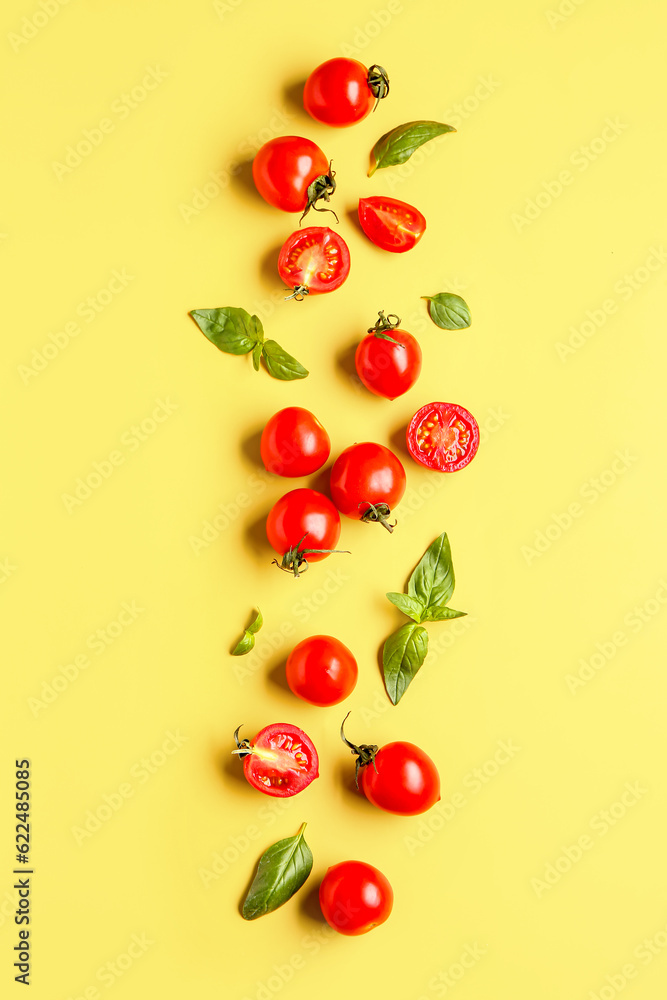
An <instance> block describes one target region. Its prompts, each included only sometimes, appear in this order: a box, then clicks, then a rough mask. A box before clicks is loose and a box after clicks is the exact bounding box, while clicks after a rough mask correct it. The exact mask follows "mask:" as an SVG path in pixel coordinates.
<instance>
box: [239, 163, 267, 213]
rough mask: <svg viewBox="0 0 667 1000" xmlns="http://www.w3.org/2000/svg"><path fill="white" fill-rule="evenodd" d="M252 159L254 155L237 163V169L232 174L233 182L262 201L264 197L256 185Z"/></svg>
mask: <svg viewBox="0 0 667 1000" xmlns="http://www.w3.org/2000/svg"><path fill="white" fill-rule="evenodd" d="M252 161H253V157H251V158H250V159H249V160H240V161H239V162H238V163H237V164H236V167H237V169H236V172H235V173H234V174H233V176H232V183H233V184H236V185H237V186H238V187H240V188H243V189H244V190H245V191H247V192H249V193H250V194H252V196H253V198H256V199H257V201H258V202H260V203H261V201H262V200H263V199H262V197H261V195H260V194H259V192H258V190H257V188H256V187H255V182H254V180H253V177H252Z"/></svg>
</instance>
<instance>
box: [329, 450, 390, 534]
mask: <svg viewBox="0 0 667 1000" xmlns="http://www.w3.org/2000/svg"><path fill="white" fill-rule="evenodd" d="M330 488H331V497H332V499H333V502H334V503H335V504H336V507H337V508H338V510H339V511H340V512H341V514H345V515H346V516H347V517H351V518H353V519H355V520H357V521H379V523H380V524H382V526H383V527H385V528H386V529H387V530H388V531H393V529H394V527H395V525H392V524H390V523H389V521H388V520H387V518H388V517H389V515H390V514H391V512H392V509H393V508H394V507H395V506H396V504H397V503H398V502H399V500H400V499H401V497H402V496H403V494H404V493H405V469H404V468H403V466H402V465H401V463H400V461H399V460H398V458H396V455H394V453H393V451H390V450H389V448H385V447H384V445H382V444H374V443H373V442H372V441H365V442H363V443H362V444H353V445H351V446H350V447H349V448H346V449H345V451H343V452H341V453H340V455H339V456H338V458H337V459H336V461H335V462H334V464H333V467H332V469H331V480H330Z"/></svg>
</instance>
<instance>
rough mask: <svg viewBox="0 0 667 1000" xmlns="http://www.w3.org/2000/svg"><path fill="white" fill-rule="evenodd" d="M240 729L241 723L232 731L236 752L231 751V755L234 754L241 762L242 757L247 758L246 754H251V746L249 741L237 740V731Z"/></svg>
mask: <svg viewBox="0 0 667 1000" xmlns="http://www.w3.org/2000/svg"><path fill="white" fill-rule="evenodd" d="M242 727H243V723H241V725H240V726H238V727H237V728H236V729H235V730H234V742H235V743H236V750H232V753H233V754H236V756H237V757H238V758H239V760H243V758H244V757H247V756H248V754H251V753H252V744H251V743H250V740H240V739H239V730H240V729H241V728H242Z"/></svg>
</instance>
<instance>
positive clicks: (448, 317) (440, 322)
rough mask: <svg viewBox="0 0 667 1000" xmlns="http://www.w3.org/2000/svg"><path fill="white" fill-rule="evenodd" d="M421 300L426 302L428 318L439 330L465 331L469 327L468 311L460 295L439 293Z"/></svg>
mask: <svg viewBox="0 0 667 1000" xmlns="http://www.w3.org/2000/svg"><path fill="white" fill-rule="evenodd" d="M422 298H423V299H426V301H427V302H428V312H429V316H430V317H431V319H432V320H433V322H434V323H435V325H436V326H439V327H440V329H441V330H465V329H466V328H467V327H469V326H470V324H471V322H472V320H471V318H470V309H469V308H468V304H467V302H465V301H464V300H463V299H462V298H461V296H460V295H454V294H453V293H452V292H439V293H438V294H437V295H422Z"/></svg>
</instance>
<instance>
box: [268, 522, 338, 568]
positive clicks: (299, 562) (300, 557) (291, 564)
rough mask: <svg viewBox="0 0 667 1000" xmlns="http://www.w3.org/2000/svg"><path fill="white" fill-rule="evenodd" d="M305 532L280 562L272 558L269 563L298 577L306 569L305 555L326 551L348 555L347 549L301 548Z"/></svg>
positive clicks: (330, 553)
mask: <svg viewBox="0 0 667 1000" xmlns="http://www.w3.org/2000/svg"><path fill="white" fill-rule="evenodd" d="M307 534H308V533H307V532H306V534H305V535H304V536H303V538H302V539H301V540H300V541H299V542H298V544H297V545H293V546H292V547H291V548H289V549H288V550H287V552H286V553H285V554H284V556H283V557H282V559H281V560H280V562H278V560H277V559H273V560H272V562H271V565H272V566H277V567H278V569H282V570H284V572H285V573H293V574H294V576H295V577H298V576H301V573H305V572H306V570H307V569H308V565H309V563H308V560H307V559H306V556H309V555H313V554H314V553H315V552H319V553H326V554H327V555H332V554H333V553H334V552H335V553H338V554H345V555H348V556H349V555H350V552H349V550H348V549H302V548H301V546H302V545H303V542H304V539H305V538H306V537H307Z"/></svg>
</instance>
